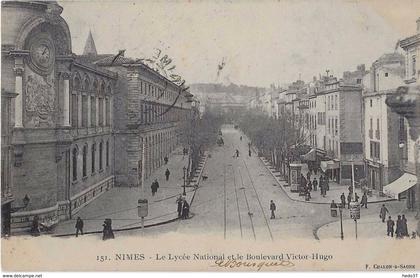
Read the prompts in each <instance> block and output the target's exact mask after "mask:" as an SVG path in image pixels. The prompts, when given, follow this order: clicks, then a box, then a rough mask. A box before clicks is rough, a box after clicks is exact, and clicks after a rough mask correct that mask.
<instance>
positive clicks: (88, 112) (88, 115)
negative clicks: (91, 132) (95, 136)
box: [87, 94, 92, 127]
mask: <svg viewBox="0 0 420 278" xmlns="http://www.w3.org/2000/svg"><path fill="white" fill-rule="evenodd" d="M91 109H92V107H91V100H90V95H89V94H87V127H91V126H92V117H91V116H92V115H91V113H92V111H91Z"/></svg>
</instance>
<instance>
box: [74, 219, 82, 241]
mask: <svg viewBox="0 0 420 278" xmlns="http://www.w3.org/2000/svg"><path fill="white" fill-rule="evenodd" d="M75 228H76V237H78V236H79V232H80V234H81V235H83V220H82V218H80V216H79V217H77V220H76V226H75Z"/></svg>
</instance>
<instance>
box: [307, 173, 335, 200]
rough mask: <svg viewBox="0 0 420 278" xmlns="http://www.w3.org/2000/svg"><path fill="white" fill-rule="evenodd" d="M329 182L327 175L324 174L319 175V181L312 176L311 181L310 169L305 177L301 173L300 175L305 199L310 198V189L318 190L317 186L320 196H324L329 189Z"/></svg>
mask: <svg viewBox="0 0 420 278" xmlns="http://www.w3.org/2000/svg"><path fill="white" fill-rule="evenodd" d="M329 183H330V181H329V178H328V176H327V175H325V176H324V175H322V174H321V176H320V177H319V183H318V180H317V178H316V177H314V178H313V180H312V181H311V171H308V173H307V174H306V178H305V176H304V175H303V174H302V175H301V191H303V193H304V195H305V197H306V200H307V201H309V200H310V199H311V192H312V191H318V187H319V190H320V194H321V196H322V197H325V196H326V195H327V191H328V190H330V186H329Z"/></svg>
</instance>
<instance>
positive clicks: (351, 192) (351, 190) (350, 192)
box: [349, 185, 353, 194]
mask: <svg viewBox="0 0 420 278" xmlns="http://www.w3.org/2000/svg"><path fill="white" fill-rule="evenodd" d="M349 194H353V186H351V185H349Z"/></svg>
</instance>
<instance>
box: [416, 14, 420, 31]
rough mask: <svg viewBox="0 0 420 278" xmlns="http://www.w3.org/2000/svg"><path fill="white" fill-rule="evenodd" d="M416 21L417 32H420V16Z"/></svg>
mask: <svg viewBox="0 0 420 278" xmlns="http://www.w3.org/2000/svg"><path fill="white" fill-rule="evenodd" d="M416 22H417V33H419V34H420V17H419V18H417V20H416Z"/></svg>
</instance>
